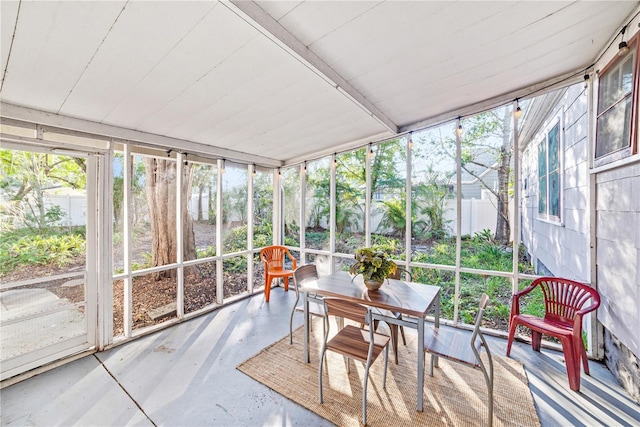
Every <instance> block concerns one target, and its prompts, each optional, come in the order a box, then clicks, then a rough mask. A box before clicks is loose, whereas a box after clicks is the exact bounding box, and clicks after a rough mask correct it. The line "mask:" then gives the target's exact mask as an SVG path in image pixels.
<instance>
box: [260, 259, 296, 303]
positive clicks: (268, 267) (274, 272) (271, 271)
mask: <svg viewBox="0 0 640 427" xmlns="http://www.w3.org/2000/svg"><path fill="white" fill-rule="evenodd" d="M285 255H286V256H288V257H289V259H290V260H291V263H292V268H291V270H287V269H285V268H284V261H285V259H284V257H285ZM260 259H261V260H262V262H263V263H264V297H265V300H266V301H267V302H269V293H270V292H271V281H272V280H273V279H276V278H280V277H281V278H283V279H284V290H285V291H288V290H289V277H291V279H293V271H294V270H295V269H296V268H297V262H296V259H295V258H294V257H293V255H291V252H289V249H287V248H285V247H284V246H267V247H266V248H264V249H262V250H261V251H260Z"/></svg>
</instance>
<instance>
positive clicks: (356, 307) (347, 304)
mask: <svg viewBox="0 0 640 427" xmlns="http://www.w3.org/2000/svg"><path fill="white" fill-rule="evenodd" d="M324 304H325V310H326V313H327V316H336V317H342V318H345V319H349V320H353V321H354V322H357V323H362V324H365V325H368V324H369V309H368V308H367V307H365V306H364V305H362V304H358V303H355V302H351V301H345V300H343V299H340V298H330V297H325V298H324Z"/></svg>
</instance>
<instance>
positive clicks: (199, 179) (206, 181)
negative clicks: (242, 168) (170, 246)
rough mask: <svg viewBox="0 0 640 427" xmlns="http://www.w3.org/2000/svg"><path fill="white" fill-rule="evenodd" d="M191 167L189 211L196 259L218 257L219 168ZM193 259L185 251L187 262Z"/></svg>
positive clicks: (213, 166)
mask: <svg viewBox="0 0 640 427" xmlns="http://www.w3.org/2000/svg"><path fill="white" fill-rule="evenodd" d="M190 165H191V171H190V172H191V178H192V184H191V186H192V187H191V194H190V195H189V201H188V205H187V206H188V209H189V215H190V216H191V219H192V220H193V230H194V237H195V245H196V252H195V255H196V258H205V257H209V256H214V255H216V203H217V202H216V199H217V189H218V184H217V181H218V168H217V166H216V165H205V164H196V163H194V164H190ZM190 259H194V258H193V252H190V251H185V260H186V261H188V260H190Z"/></svg>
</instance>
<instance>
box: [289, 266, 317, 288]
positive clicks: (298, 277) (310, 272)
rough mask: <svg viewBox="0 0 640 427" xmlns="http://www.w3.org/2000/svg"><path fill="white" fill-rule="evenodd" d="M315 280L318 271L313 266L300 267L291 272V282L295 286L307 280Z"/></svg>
mask: <svg viewBox="0 0 640 427" xmlns="http://www.w3.org/2000/svg"><path fill="white" fill-rule="evenodd" d="M317 278H318V269H317V268H316V265H315V264H306V265H302V266H300V267H298V268H296V271H294V272H293V281H294V282H295V284H296V285H301V284H302V283H304V282H306V281H308V280H316V279H317Z"/></svg>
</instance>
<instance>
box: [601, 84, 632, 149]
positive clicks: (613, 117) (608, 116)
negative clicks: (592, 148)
mask: <svg viewBox="0 0 640 427" xmlns="http://www.w3.org/2000/svg"><path fill="white" fill-rule="evenodd" d="M630 125H631V96H628V97H627V98H626V99H625V100H624V102H621V103H619V104H618V105H616V106H615V107H613V108H612V109H611V110H609V111H607V112H606V113H604V114H603V115H601V116H600V117H598V122H597V134H596V158H598V157H602V156H604V155H606V154H609V153H612V152H614V151H617V150H619V149H621V148H624V147H628V146H629V144H630V143H631V140H630V138H629V135H630Z"/></svg>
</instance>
